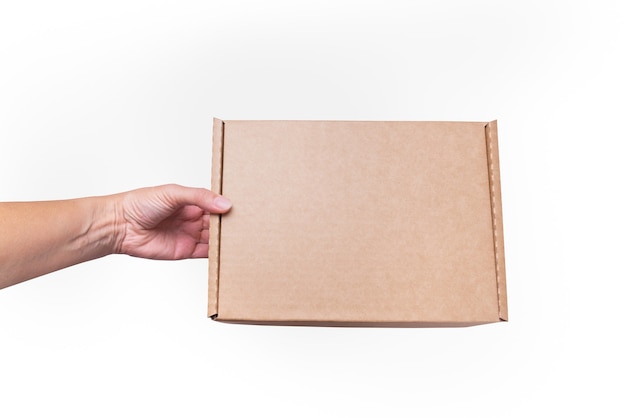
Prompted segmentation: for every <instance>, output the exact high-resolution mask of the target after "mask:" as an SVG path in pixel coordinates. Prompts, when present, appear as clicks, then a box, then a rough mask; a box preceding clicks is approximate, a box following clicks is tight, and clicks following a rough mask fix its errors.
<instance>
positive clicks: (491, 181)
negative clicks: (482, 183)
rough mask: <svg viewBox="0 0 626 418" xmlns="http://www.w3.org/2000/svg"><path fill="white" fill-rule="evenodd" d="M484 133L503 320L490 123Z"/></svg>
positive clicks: (497, 278) (497, 277)
mask: <svg viewBox="0 0 626 418" xmlns="http://www.w3.org/2000/svg"><path fill="white" fill-rule="evenodd" d="M485 131H486V132H485V133H486V137H487V158H488V161H487V166H488V170H489V196H490V202H491V222H492V225H491V226H492V228H491V229H492V233H493V247H494V258H495V269H496V288H497V297H498V316H499V317H500V318H503V315H502V297H503V295H502V292H501V283H500V281H501V272H500V264H501V261H500V254H499V253H500V248H499V246H500V237H499V235H498V223H497V222H498V213H497V202H496V181H495V169H494V151H493V149H494V146H493V141H494V140H493V137H492V133H491V132H492V129H491V123H487V124H486V125H485Z"/></svg>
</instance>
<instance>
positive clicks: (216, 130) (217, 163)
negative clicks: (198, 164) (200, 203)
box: [208, 118, 225, 319]
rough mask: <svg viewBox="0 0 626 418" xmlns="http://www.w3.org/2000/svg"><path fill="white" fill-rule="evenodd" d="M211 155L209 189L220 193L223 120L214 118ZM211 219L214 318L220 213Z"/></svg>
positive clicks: (211, 311)
mask: <svg viewBox="0 0 626 418" xmlns="http://www.w3.org/2000/svg"><path fill="white" fill-rule="evenodd" d="M213 124H214V126H213V157H212V163H213V167H212V175H213V178H212V179H211V189H212V190H213V191H214V192H215V193H219V194H222V188H223V187H222V186H223V162H224V152H223V149H224V128H225V124H224V121H223V120H220V119H217V118H215V119H214V122H213ZM211 218H212V220H213V223H212V225H211V226H210V230H209V235H210V239H209V242H210V248H209V254H210V255H209V258H210V263H211V264H210V267H211V268H210V271H209V309H208V310H209V312H208V316H209V317H210V318H212V319H215V318H216V317H217V315H218V312H219V276H220V274H219V272H220V264H221V263H220V255H221V235H222V233H221V232H222V215H219V214H212V215H211ZM211 287H213V289H211Z"/></svg>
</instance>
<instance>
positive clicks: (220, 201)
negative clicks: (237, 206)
mask: <svg viewBox="0 0 626 418" xmlns="http://www.w3.org/2000/svg"><path fill="white" fill-rule="evenodd" d="M213 204H214V205H215V206H216V207H217V208H218V209H221V210H226V209H230V208H231V207H232V206H233V204H232V203H231V201H230V200H228V199H226V198H225V197H223V196H218V197H216V198H215V200H214V201H213Z"/></svg>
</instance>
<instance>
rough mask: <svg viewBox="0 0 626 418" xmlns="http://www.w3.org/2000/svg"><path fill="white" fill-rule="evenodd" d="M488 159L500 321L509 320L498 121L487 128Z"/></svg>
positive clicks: (490, 123) (489, 124)
mask: <svg viewBox="0 0 626 418" xmlns="http://www.w3.org/2000/svg"><path fill="white" fill-rule="evenodd" d="M485 136H486V138H487V158H488V164H489V183H490V193H491V216H492V221H493V247H494V253H495V260H496V265H495V268H496V285H497V291H498V313H499V315H500V319H501V320H503V321H507V320H508V305H507V295H506V270H505V266H504V229H503V226H502V219H503V218H502V192H501V188H500V160H499V158H498V126H497V122H496V121H492V122H489V123H488V124H487V125H486V126H485Z"/></svg>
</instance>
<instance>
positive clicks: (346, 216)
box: [209, 119, 507, 326]
mask: <svg viewBox="0 0 626 418" xmlns="http://www.w3.org/2000/svg"><path fill="white" fill-rule="evenodd" d="M213 141H214V144H213V178H212V187H213V189H214V190H215V191H217V192H220V193H222V194H224V195H225V196H227V197H229V198H230V199H231V200H232V201H233V203H234V207H233V209H232V210H231V212H230V213H229V214H227V215H223V216H219V215H212V219H211V237H210V266H211V267H210V282H209V315H210V316H212V317H213V318H214V319H217V320H220V321H227V322H243V323H268V324H273V323H275V324H281V323H284V324H304V325H362V326H448V325H453V326H454V325H472V324H480V323H488V322H498V321H502V320H506V319H507V307H506V284H505V274H504V249H503V239H502V238H503V237H502V215H501V201H500V199H501V198H500V180H499V167H498V158H497V131H496V123H495V122H489V123H486V122H340V121H222V120H217V119H216V120H215V126H214V138H213Z"/></svg>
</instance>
